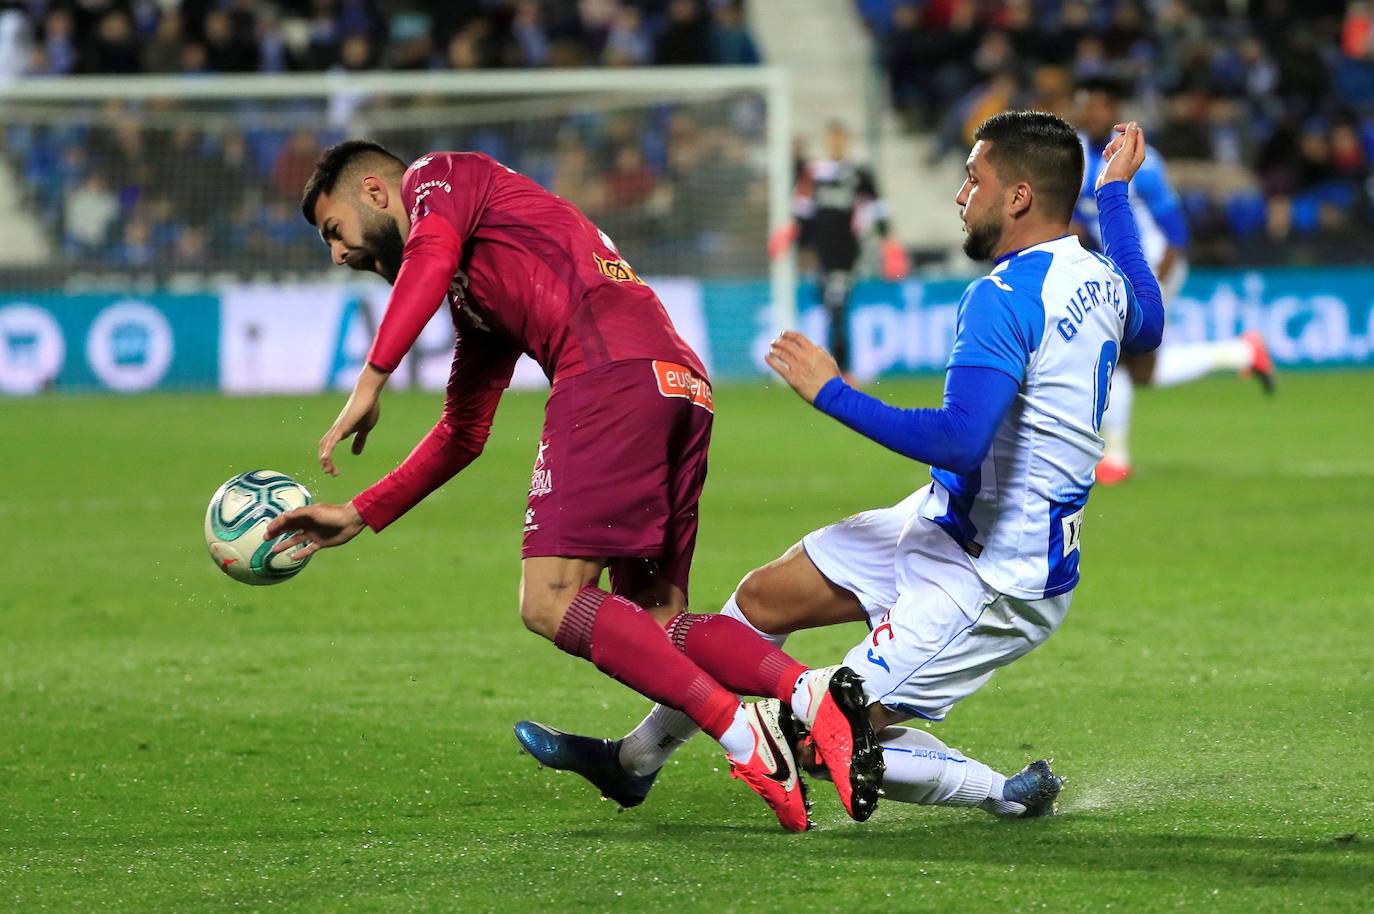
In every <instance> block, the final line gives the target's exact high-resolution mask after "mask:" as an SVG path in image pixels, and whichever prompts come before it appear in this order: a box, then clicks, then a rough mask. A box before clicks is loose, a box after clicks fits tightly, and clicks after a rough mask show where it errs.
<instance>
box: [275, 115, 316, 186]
mask: <svg viewBox="0 0 1374 914" xmlns="http://www.w3.org/2000/svg"><path fill="white" fill-rule="evenodd" d="M319 157H320V144H319V142H318V141H317V140H316V139H315V135H314V134H312V133H310V132H309V131H308V130H297V131H296V132H295V133H293V134H291V139H290V140H288V141H287V143H286V146H285V147H284V148H283V149H282V151H281V154H280V155H279V156H277V162H276V164H275V165H273V166H272V187H273V189H274V190H276V192H277V195H278V196H279V197H281V198H283V199H285V200H290V201H296V200H299V199H300V196H301V188H303V187H305V182H306V181H307V180H309V179H310V175H311V173H312V172H313V171H314V170H315V160H316V159H318V158H319Z"/></svg>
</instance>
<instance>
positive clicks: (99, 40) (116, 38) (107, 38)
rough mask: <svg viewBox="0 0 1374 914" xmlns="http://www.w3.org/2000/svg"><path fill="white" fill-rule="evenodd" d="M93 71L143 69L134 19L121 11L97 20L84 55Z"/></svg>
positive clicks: (122, 71) (113, 71)
mask: <svg viewBox="0 0 1374 914" xmlns="http://www.w3.org/2000/svg"><path fill="white" fill-rule="evenodd" d="M83 56H84V57H85V59H86V61H87V67H88V69H89V71H90V72H92V73H138V72H140V71H141V70H142V69H143V62H142V60H141V59H140V57H141V54H140V53H139V47H138V36H137V35H136V34H135V33H134V24H133V21H132V20H131V19H130V18H129V14H128V13H126V12H124V11H123V10H115V11H113V12H109V13H106V14H105V15H104V16H102V17H101V19H100V25H99V27H98V29H97V30H96V34H95V37H94V39H93V40H92V41H91V45H90V47H89V49H87V51H86V52H85V54H84V55H83Z"/></svg>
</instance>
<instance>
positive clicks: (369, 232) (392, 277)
mask: <svg viewBox="0 0 1374 914" xmlns="http://www.w3.org/2000/svg"><path fill="white" fill-rule="evenodd" d="M363 246H364V247H366V248H367V249H368V250H369V251H371V252H372V256H371V257H369V258H367V259H366V260H361V261H359V262H358V264H357V265H356V267H355V269H359V270H371V271H372V272H374V273H376V274H377V275H379V276H381V277H382V278H383V279H385V280H386V281H387V282H389V283H393V284H394V283H395V282H396V275H397V274H398V273H400V272H401V255H402V254H403V253H404V252H405V246H406V243H405V239H404V238H402V237H401V230H400V229H399V228H397V227H396V220H394V219H391V218H389V217H387V216H383V215H381V214H380V213H378V214H376V215H375V216H374V215H365V216H363Z"/></svg>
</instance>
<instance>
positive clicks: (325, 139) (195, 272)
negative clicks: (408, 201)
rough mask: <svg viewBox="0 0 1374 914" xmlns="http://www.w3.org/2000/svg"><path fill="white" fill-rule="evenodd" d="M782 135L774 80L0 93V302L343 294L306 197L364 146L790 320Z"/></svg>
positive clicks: (280, 84) (705, 71) (568, 79)
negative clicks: (481, 164) (430, 161)
mask: <svg viewBox="0 0 1374 914" xmlns="http://www.w3.org/2000/svg"><path fill="white" fill-rule="evenodd" d="M789 130H790V127H789V124H788V112H787V94H786V84H785V80H784V77H783V75H782V73H781V72H780V71H778V70H775V69H771V68H766V67H765V68H733V67H726V68H654V69H644V70H619V71H615V70H578V71H566V72H558V71H542V72H533V71H526V72H499V73H498V72H486V73H477V74H452V73H424V74H406V73H390V74H366V75H361V76H351V75H350V76H334V75H311V76H247V77H240V76H226V77H209V78H205V79H195V80H192V79H181V78H171V79H169V78H160V77H145V78H137V79H127V78H126V79H119V80H114V79H109V78H100V77H68V78H65V79H58V80H47V79H45V80H27V81H19V82H15V83H10V84H7V85H4V86H0V178H3V179H4V180H5V182H6V184H7V186H10V187H19V188H20V189H21V190H20V194H19V198H18V205H17V206H14V205H12V206H10V207H6V208H5V210H6V211H5V212H4V213H0V236H3V237H4V238H5V239H6V243H5V244H4V245H0V296H6V297H8V298H11V299H12V298H13V297H14V296H15V295H21V296H25V295H26V296H29V297H32V296H35V295H39V294H50V295H55V296H62V295H68V296H71V295H80V294H82V293H88V292H91V291H96V290H116V289H118V290H126V291H130V292H133V291H144V292H152V291H156V292H168V291H171V292H183V293H187V292H196V291H204V292H216V291H218V290H221V289H223V288H225V287H235V288H241V287H242V286H243V285H244V284H255V285H257V286H259V287H276V288H279V289H283V290H289V289H291V288H300V287H306V286H311V285H315V284H320V283H330V284H337V285H346V284H348V283H350V282H351V283H356V282H357V281H358V280H357V277H350V276H348V275H346V274H347V273H348V271H343V270H339V269H337V268H333V267H332V266H331V264H330V262H329V257H328V253H327V251H326V248H325V247H324V245H323V244H322V243H321V242H320V240H319V238H318V236H316V234H315V233H314V230H313V229H312V228H311V227H310V226H309V225H308V224H307V223H306V222H305V220H304V219H303V218H302V217H301V214H300V209H299V200H300V193H301V188H302V185H303V184H304V182H305V180H306V178H307V177H308V176H309V174H310V172H311V169H312V167H313V164H314V161H315V159H316V157H317V156H318V155H319V152H320V151H321V150H322V149H323V148H324V147H326V146H328V145H330V144H332V143H336V142H339V141H341V140H343V139H348V138H367V139H371V140H375V141H377V142H380V143H382V144H383V145H385V146H387V147H388V148H390V149H392V150H393V151H395V152H396V153H397V154H398V155H399V156H401V157H402V158H405V159H407V160H410V159H413V158H416V157H418V156H419V155H421V154H422V153H424V152H428V151H432V150H438V149H462V150H476V151H481V152H485V153H487V154H489V155H491V156H493V157H494V158H496V159H498V160H499V161H501V162H502V163H503V164H505V165H507V166H508V167H510V168H512V169H514V170H516V171H519V172H521V173H523V174H526V175H528V176H530V177H531V178H533V179H534V180H536V181H538V182H539V183H540V184H542V185H543V186H545V187H547V188H549V189H550V190H552V191H554V192H555V193H557V194H559V195H561V196H563V197H565V198H567V199H568V200H570V201H572V202H573V203H575V204H577V205H578V206H579V207H580V208H581V209H582V210H584V211H585V212H586V213H587V215H588V216H589V217H590V218H591V219H592V221H594V222H595V223H596V224H597V225H598V226H599V227H600V228H601V229H602V230H603V231H605V232H606V233H607V234H608V235H609V236H610V237H611V238H612V239H613V240H614V242H615V243H616V245H617V247H618V248H619V249H620V251H621V252H622V254H624V256H625V257H626V259H627V260H628V261H629V262H630V263H631V264H632V265H633V266H634V268H635V269H636V271H637V272H638V273H640V274H641V275H643V276H646V277H649V278H650V279H651V280H662V281H672V280H682V279H690V280H694V281H708V282H709V281H723V282H729V281H733V280H754V281H755V283H754V288H759V284H758V282H757V281H758V280H760V279H764V278H766V279H767V280H768V285H767V286H766V287H765V288H766V289H767V292H766V293H765V294H766V295H767V297H768V298H769V299H770V300H771V301H770V302H767V303H764V304H773V305H775V306H776V312H775V316H774V319H775V322H777V323H779V324H786V323H790V322H791V313H792V309H793V307H794V300H795V292H794V289H793V280H792V275H791V270H790V268H789V265H788V264H787V263H785V262H779V263H770V261H769V258H768V254H767V238H768V235H769V233H770V231H771V230H773V229H775V228H776V227H777V226H779V225H781V224H782V223H783V222H784V221H785V220H786V218H787V206H788V197H789V194H790V183H791V161H790V157H789V156H790V153H789V150H788V139H787V137H788V132H789ZM376 297H377V296H376V294H375V292H374V293H373V294H372V295H371V296H370V297H369V300H375V299H376ZM0 305H3V301H0ZM364 310H365V311H367V312H368V314H366V315H365V316H366V317H367V318H368V319H369V320H372V321H375V319H376V317H377V314H376V311H377V309H376V307H372V308H370V309H364ZM0 316H3V315H0ZM0 323H3V321H0ZM0 330H3V328H0ZM3 343H4V340H0V344H3ZM0 348H3V345H0ZM0 358H3V353H0Z"/></svg>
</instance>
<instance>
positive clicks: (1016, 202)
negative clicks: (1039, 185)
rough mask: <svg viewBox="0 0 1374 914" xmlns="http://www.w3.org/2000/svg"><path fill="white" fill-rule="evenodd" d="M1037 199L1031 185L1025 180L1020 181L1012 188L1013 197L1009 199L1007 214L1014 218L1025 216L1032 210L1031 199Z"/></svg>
mask: <svg viewBox="0 0 1374 914" xmlns="http://www.w3.org/2000/svg"><path fill="white" fill-rule="evenodd" d="M1034 199H1035V193H1034V192H1033V191H1032V190H1031V186H1030V185H1029V184H1027V183H1026V182H1025V181H1018V182H1017V184H1016V186H1015V187H1013V188H1012V191H1011V199H1010V200H1008V201H1007V214H1008V215H1010V216H1012V217H1013V218H1015V217H1017V216H1024V215H1025V214H1026V213H1027V212H1029V211H1030V208H1031V201H1032V200H1034Z"/></svg>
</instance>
